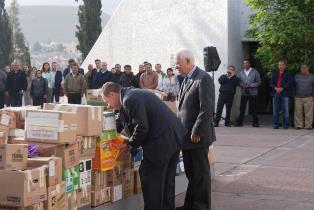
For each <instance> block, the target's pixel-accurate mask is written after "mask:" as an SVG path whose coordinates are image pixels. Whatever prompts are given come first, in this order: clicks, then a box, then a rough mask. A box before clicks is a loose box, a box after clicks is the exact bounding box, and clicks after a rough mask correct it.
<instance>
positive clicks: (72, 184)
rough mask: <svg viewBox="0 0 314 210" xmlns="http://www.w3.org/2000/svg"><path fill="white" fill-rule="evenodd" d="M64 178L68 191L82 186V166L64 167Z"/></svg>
mask: <svg viewBox="0 0 314 210" xmlns="http://www.w3.org/2000/svg"><path fill="white" fill-rule="evenodd" d="M62 180H63V181H65V188H66V189H65V190H66V192H67V193H68V192H73V191H75V190H77V189H79V188H80V181H81V180H80V167H79V165H77V166H75V167H73V168H70V169H64V170H63V172H62Z"/></svg>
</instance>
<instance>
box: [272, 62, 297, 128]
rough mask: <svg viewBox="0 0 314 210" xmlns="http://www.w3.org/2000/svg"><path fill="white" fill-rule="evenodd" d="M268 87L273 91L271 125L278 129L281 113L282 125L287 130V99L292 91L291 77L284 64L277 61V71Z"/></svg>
mask: <svg viewBox="0 0 314 210" xmlns="http://www.w3.org/2000/svg"><path fill="white" fill-rule="evenodd" d="M270 87H271V88H272V89H273V92H272V96H273V123H274V125H273V126H274V129H278V128H279V113H280V112H281V111H282V121H283V122H282V125H283V128H284V129H288V128H289V97H290V96H291V93H292V89H293V77H292V76H291V74H290V73H289V72H288V70H286V63H285V62H284V61H279V63H278V70H277V71H275V72H274V73H273V74H272V78H271V83H270Z"/></svg>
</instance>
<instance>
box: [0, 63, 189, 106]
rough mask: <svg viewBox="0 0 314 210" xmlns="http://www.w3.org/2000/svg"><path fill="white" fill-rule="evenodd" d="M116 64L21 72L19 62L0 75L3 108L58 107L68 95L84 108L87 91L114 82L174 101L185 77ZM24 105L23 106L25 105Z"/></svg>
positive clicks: (148, 67)
mask: <svg viewBox="0 0 314 210" xmlns="http://www.w3.org/2000/svg"><path fill="white" fill-rule="evenodd" d="M123 68H124V71H122V70H121V65H120V64H116V65H115V66H114V67H113V68H111V69H110V70H109V69H108V64H107V62H104V61H103V62H102V61H101V60H100V59H96V60H95V68H94V66H93V64H89V65H88V70H87V71H86V72H85V71H84V69H82V68H80V66H79V65H78V63H77V62H76V61H75V60H74V59H69V60H68V67H67V68H66V69H64V70H63V71H62V70H60V69H59V67H58V63H56V62H52V63H51V64H50V63H48V62H45V63H43V65H42V67H41V69H37V68H36V67H33V68H30V67H29V66H27V65H25V66H23V68H20V65H19V64H18V63H17V62H14V63H12V65H11V66H6V67H5V69H4V70H3V71H0V108H3V107H4V106H5V105H6V106H13V107H18V106H22V104H24V105H34V106H40V105H42V104H43V103H45V102H47V103H52V102H55V103H59V101H60V96H63V95H66V96H67V98H68V103H72V104H81V102H82V97H83V95H84V94H86V90H87V89H99V88H101V87H102V86H103V85H104V84H105V83H107V82H115V83H118V84H120V85H121V86H122V87H135V88H142V89H154V90H155V89H157V90H159V91H163V92H165V93H166V95H167V96H169V98H170V99H172V100H175V99H176V97H177V95H178V93H179V89H180V83H181V82H182V81H183V77H182V76H180V75H175V74H174V70H173V69H172V68H168V69H167V74H164V73H163V72H162V67H161V65H160V64H156V65H155V71H154V70H153V68H152V64H151V63H148V62H144V63H143V64H140V65H139V67H138V73H137V74H136V75H135V74H133V72H132V67H131V65H125V66H124V67H123ZM23 101H24V103H23Z"/></svg>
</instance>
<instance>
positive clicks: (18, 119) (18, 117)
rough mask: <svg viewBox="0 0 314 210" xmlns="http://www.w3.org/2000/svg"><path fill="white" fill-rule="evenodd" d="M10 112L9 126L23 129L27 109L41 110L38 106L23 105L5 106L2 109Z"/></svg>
mask: <svg viewBox="0 0 314 210" xmlns="http://www.w3.org/2000/svg"><path fill="white" fill-rule="evenodd" d="M2 110H3V111H6V112H8V113H10V116H12V114H13V115H14V116H12V118H11V121H10V128H17V129H24V127H25V117H26V111H27V110H41V107H40V106H23V107H6V108H4V109H2Z"/></svg>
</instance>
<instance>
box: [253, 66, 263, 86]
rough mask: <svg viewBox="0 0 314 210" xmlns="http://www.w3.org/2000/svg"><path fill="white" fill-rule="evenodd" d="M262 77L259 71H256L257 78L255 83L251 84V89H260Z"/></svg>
mask: <svg viewBox="0 0 314 210" xmlns="http://www.w3.org/2000/svg"><path fill="white" fill-rule="evenodd" d="M261 82H262V80H261V76H260V74H259V72H258V71H257V70H255V78H254V82H252V83H251V84H250V87H259V86H260V85H261Z"/></svg>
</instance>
